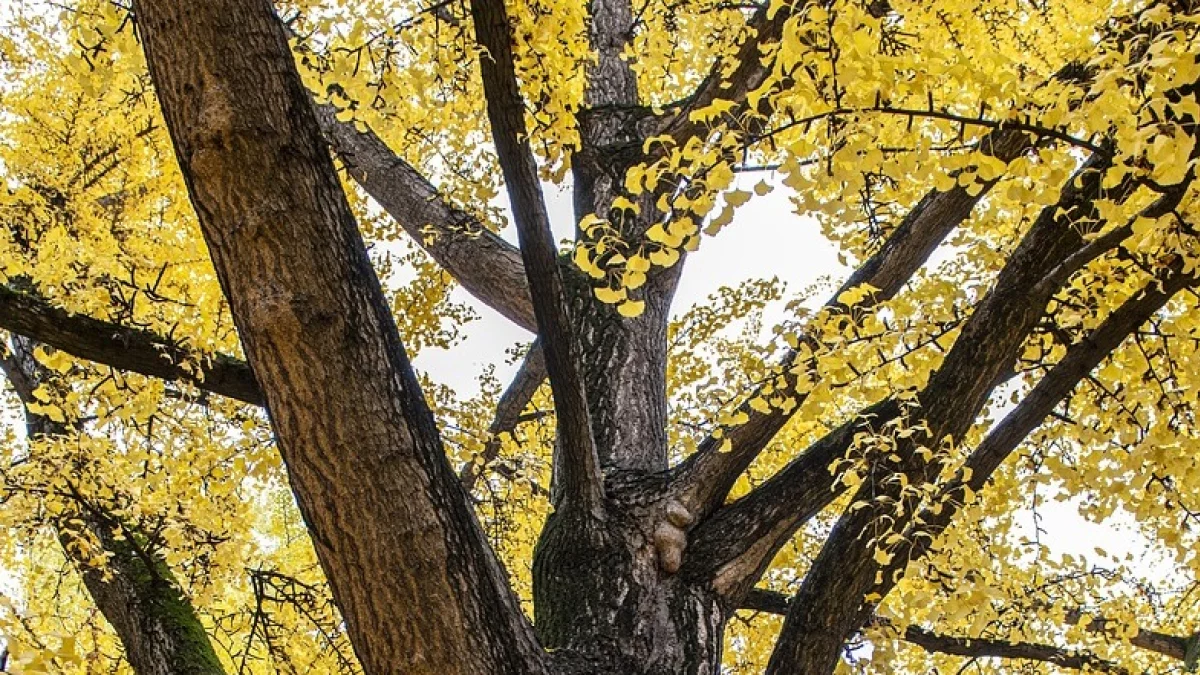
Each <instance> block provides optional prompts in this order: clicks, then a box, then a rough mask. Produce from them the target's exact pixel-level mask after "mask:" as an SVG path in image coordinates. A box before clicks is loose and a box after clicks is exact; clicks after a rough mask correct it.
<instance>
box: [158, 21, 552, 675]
mask: <svg viewBox="0 0 1200 675" xmlns="http://www.w3.org/2000/svg"><path fill="white" fill-rule="evenodd" d="M135 11H136V14H137V19H138V31H139V36H140V37H141V38H142V44H143V46H144V49H145V52H146V60H147V63H148V65H149V68H150V76H151V80H152V81H153V83H154V86H155V91H156V93H157V96H158V100H159V103H160V105H161V106H162V110H163V116H164V119H165V120H166V124H167V128H168V130H169V131H170V133H171V139H172V142H173V144H174V147H175V154H176V157H177V159H178V161H179V165H180V170H181V173H182V175H183V177H184V179H185V182H186V184H187V187H188V193H189V196H190V197H191V200H192V203H193V205H194V206H195V210H196V214H197V217H198V220H199V224H200V228H201V231H202V232H203V234H204V237H205V241H206V242H207V244H208V249H209V252H210V254H211V255H212V258H213V266H214V269H215V270H216V273H217V277H218V279H219V280H220V282H221V286H222V289H223V291H224V292H225V295H226V296H227V298H228V300H229V304H230V308H231V312H232V315H233V318H234V322H235V323H236V325H237V328H238V332H239V334H240V336H241V339H242V344H243V345H244V347H245V352H246V356H247V359H248V361H249V362H250V363H251V364H252V367H253V368H254V372H255V375H256V376H257V379H258V382H259V384H260V386H261V387H262V390H263V393H264V395H265V398H266V401H267V409H268V411H269V413H270V416H271V422H272V427H273V429H274V431H275V434H276V437H277V439H278V445H279V449H280V452H281V454H282V456H283V460H284V464H285V466H286V467H287V470H288V475H289V479H290V484H291V486H292V488H293V490H294V492H295V494H296V499H297V502H298V504H299V506H300V510H301V513H302V514H303V516H304V519H305V522H306V523H307V525H308V528H309V532H310V533H311V535H312V539H313V544H314V548H315V549H316V553H317V556H318V559H319V560H320V562H321V566H322V569H323V571H324V572H325V576H326V578H327V579H328V580H329V584H330V587H331V589H332V592H333V597H334V599H335V601H336V603H337V605H338V608H339V609H340V611H341V615H342V617H343V619H344V620H345V625H346V629H347V633H348V636H349V638H350V642H351V644H353V646H354V649H355V652H356V654H357V655H358V657H359V661H360V662H361V664H362V667H363V670H364V672H366V673H368V675H376V674H381V673H393V672H406V673H431V674H432V673H437V674H439V675H440V674H441V673H455V672H496V673H538V672H542V671H543V658H544V653H543V651H542V650H541V649H540V647H539V646H538V644H537V641H536V639H535V637H534V634H533V630H532V627H531V626H530V625H529V623H528V620H527V619H526V618H525V617H524V615H523V614H522V612H521V609H520V605H519V602H518V601H517V598H516V597H515V595H514V594H513V593H512V591H511V589H510V588H509V587H508V583H507V579H506V576H505V573H504V571H503V569H502V567H501V566H500V564H499V562H498V561H497V560H496V558H495V555H494V553H493V552H492V551H491V549H490V547H489V546H488V543H487V539H486V537H485V535H484V533H483V531H482V529H481V528H480V527H479V524H478V522H477V521H476V520H475V517H474V514H473V512H472V508H471V504H470V501H469V499H468V497H467V494H466V493H465V491H463V489H462V486H461V485H460V484H459V482H458V478H457V476H456V475H455V474H454V472H453V470H452V469H451V467H450V465H449V462H448V461H447V459H446V457H445V453H444V451H443V448H442V445H441V439H440V437H439V434H438V430H437V427H436V424H435V421H434V418H433V414H432V413H431V411H430V410H429V408H428V406H427V404H426V402H425V400H424V396H423V394H422V392H421V389H420V386H419V384H418V382H417V379H416V376H415V375H414V373H413V371H412V367H411V364H410V363H409V360H408V357H407V355H406V353H405V350H404V347H403V344H402V343H401V340H400V335H399V332H398V330H397V328H396V325H395V322H394V321H393V319H392V316H391V313H390V310H389V306H388V303H387V300H386V297H385V296H384V294H383V291H382V289H381V287H380V284H379V280H378V278H377V277H376V276H375V272H374V270H373V268H372V266H371V262H370V259H369V257H368V255H367V251H366V247H365V245H364V243H363V241H362V237H361V235H360V233H359V231H358V227H357V223H356V222H355V220H354V216H353V214H352V212H351V210H350V206H349V204H348V203H347V201H346V198H345V195H344V194H343V192H342V189H341V185H340V182H339V179H338V176H337V173H336V171H335V169H334V166H333V162H332V159H331V157H330V154H329V152H328V148H327V147H326V145H325V142H324V140H323V139H322V138H321V135H320V129H319V128H318V125H317V121H316V118H315V115H314V113H313V110H312V107H311V105H310V102H309V98H308V93H307V92H306V91H305V90H304V87H303V85H302V83H301V81H300V77H299V74H298V73H297V71H296V66H295V63H294V61H293V58H292V54H291V52H290V50H289V48H288V43H287V36H286V34H285V32H284V29H283V27H282V26H281V24H280V22H279V21H278V19H277V17H276V16H275V13H274V10H273V7H272V5H271V3H270V2H269V1H268V0H207V1H206V2H202V3H180V2H176V0H139V1H137V2H135Z"/></svg>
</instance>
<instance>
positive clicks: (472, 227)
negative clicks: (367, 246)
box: [313, 103, 537, 332]
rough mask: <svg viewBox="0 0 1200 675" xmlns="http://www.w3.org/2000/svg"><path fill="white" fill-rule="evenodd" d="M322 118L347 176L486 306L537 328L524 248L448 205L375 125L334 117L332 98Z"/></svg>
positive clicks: (320, 107)
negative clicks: (363, 126) (362, 125)
mask: <svg viewBox="0 0 1200 675" xmlns="http://www.w3.org/2000/svg"><path fill="white" fill-rule="evenodd" d="M313 109H314V110H315V111H316V114H317V121H318V122H319V123H320V125H321V130H322V132H323V133H324V135H325V137H326V138H327V139H328V140H329V142H330V144H331V145H332V147H333V149H334V152H336V153H337V155H338V157H339V158H340V159H341V160H342V164H343V165H345V167H346V170H347V171H348V172H349V173H350V176H351V177H353V178H354V180H355V181H357V182H358V184H359V185H361V186H362V188H363V189H364V190H366V192H367V194H369V195H371V197H372V198H373V199H374V200H375V201H376V203H378V204H379V205H380V206H381V207H382V208H383V210H384V211H386V212H387V213H388V215H390V216H391V217H392V219H393V220H395V221H396V222H397V223H398V224H399V225H400V227H401V228H403V229H404V231H405V232H407V233H408V235H409V236H410V237H412V238H413V239H414V240H416V242H417V243H418V244H420V245H421V246H422V247H423V248H424V249H425V251H426V252H427V253H429V255H430V257H432V258H433V259H434V260H435V261H437V263H438V264H439V265H441V266H442V268H443V269H445V270H446V271H447V272H448V273H449V274H450V276H452V277H454V280H455V281H457V282H458V283H459V284H461V285H462V287H463V288H465V289H467V291H468V292H469V293H471V295H474V296H475V297H476V298H478V299H479V300H480V301H481V302H483V303H484V304H485V305H487V306H489V307H491V308H492V309H495V310H496V311H497V312H499V313H500V314H502V315H504V316H505V317H506V318H508V319H509V320H511V321H512V322H513V323H515V324H517V325H518V326H520V327H522V328H524V329H525V330H528V331H531V332H536V331H537V324H536V321H535V320H534V317H533V303H532V302H531V301H530V299H529V282H528V281H526V279H525V271H524V268H523V267H522V265H521V252H520V251H518V250H517V249H516V247H514V246H513V245H512V244H509V243H508V242H506V241H504V239H502V238H501V237H500V236H498V235H496V234H495V233H493V232H491V231H489V230H487V229H486V228H484V227H483V225H482V224H481V223H480V222H479V221H478V220H477V219H476V218H475V217H474V216H472V215H471V214H469V213H467V212H466V211H463V210H461V209H459V208H457V207H455V206H454V205H453V204H451V203H450V202H449V201H448V200H447V199H446V198H445V197H444V196H442V195H441V194H439V193H438V191H437V188H435V187H434V186H433V185H432V184H431V183H430V182H429V181H428V180H426V179H425V177H424V176H422V175H421V173H420V172H419V171H417V170H416V169H415V168H413V167H412V166H411V165H410V164H408V163H407V162H405V161H404V160H403V159H401V158H400V157H399V156H397V155H396V154H395V153H394V152H392V150H391V149H390V148H388V146H387V144H386V143H384V142H383V139H381V138H379V136H377V135H376V134H375V132H373V131H370V130H366V131H359V130H358V129H356V128H355V126H354V124H352V123H349V122H342V121H340V120H338V119H337V109H336V108H335V107H334V106H333V105H331V104H327V103H326V104H314V105H313Z"/></svg>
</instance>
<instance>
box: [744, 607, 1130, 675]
mask: <svg viewBox="0 0 1200 675" xmlns="http://www.w3.org/2000/svg"><path fill="white" fill-rule="evenodd" d="M789 605H790V603H789V599H788V597H787V596H786V595H784V594H783V593H779V592H777V591H769V590H766V589H761V588H756V589H754V590H752V591H751V592H750V593H748V594H746V597H745V599H743V601H742V603H741V605H740V606H739V607H738V608H739V609H745V610H750V611H755V612H766V613H769V614H779V615H786V614H787V612H788V608H789ZM874 621H875V622H876V623H877V624H878V623H885V620H884V619H882V618H880V617H875V619H874ZM886 623H888V624H890V622H886ZM897 637H898V638H900V639H901V640H904V641H905V642H908V643H911V644H914V645H916V646H918V647H920V648H921V649H924V650H925V651H927V652H930V653H936V654H951V655H953V656H965V657H971V658H1000V659H1017V660H1024V661H1042V662H1045V663H1052V664H1054V665H1056V666H1060V667H1062V668H1070V669H1072V670H1084V669H1091V672H1103V673H1118V674H1124V673H1127V672H1128V671H1127V670H1126V669H1124V668H1122V667H1121V666H1119V665H1117V664H1115V663H1113V662H1111V661H1108V660H1107V659H1102V658H1100V657H1098V656H1096V655H1095V654H1092V653H1089V652H1084V651H1079V650H1073V649H1064V648H1061V647H1054V646H1051V645H1044V644H1038V643H1034V642H1011V641H1008V640H998V639H995V638H965V637H957V636H950V635H942V634H940V633H936V632H934V631H931V630H929V629H927V628H922V627H921V626H917V625H910V626H907V627H906V628H904V630H903V631H899V632H898V634H897Z"/></svg>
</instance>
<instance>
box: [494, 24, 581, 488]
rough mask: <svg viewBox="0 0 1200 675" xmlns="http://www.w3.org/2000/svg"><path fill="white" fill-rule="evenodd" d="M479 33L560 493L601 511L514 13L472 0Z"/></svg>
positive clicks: (576, 348)
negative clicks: (542, 366) (549, 401)
mask: <svg viewBox="0 0 1200 675" xmlns="http://www.w3.org/2000/svg"><path fill="white" fill-rule="evenodd" d="M471 16H472V18H473V20H474V23H475V36H476V39H477V40H479V43H480V45H482V46H483V47H484V48H485V49H486V50H487V53H486V54H485V55H483V56H482V57H481V58H480V59H479V68H480V72H481V75H482V77H483V90H484V95H485V96H486V98H487V114H488V121H489V122H490V123H491V130H492V138H493V140H494V141H495V145H496V154H497V156H498V158H499V161H500V168H501V169H502V171H503V172H504V182H505V184H506V186H507V189H508V196H509V201H510V203H511V205H512V210H513V217H514V220H515V221H516V225H517V235H518V238H519V239H520V242H521V258H522V260H523V261H524V263H525V274H526V276H527V277H528V278H529V287H530V292H531V294H532V297H533V310H534V315H535V316H536V317H537V326H538V335H539V336H540V337H541V340H542V348H543V350H544V352H545V358H546V371H547V373H548V374H549V377H550V387H551V390H552V391H553V393H554V409H555V413H556V415H557V418H558V443H559V445H560V447H561V448H562V453H561V458H562V461H561V466H560V467H558V468H559V469H560V471H559V472H558V475H559V476H561V478H562V488H563V490H562V495H563V498H564V499H565V500H566V501H567V502H576V503H577V505H579V506H582V507H584V509H585V510H594V509H599V508H600V506H601V502H602V500H603V495H604V485H603V479H602V478H601V475H600V461H599V459H598V457H597V455H596V445H595V440H594V437H593V435H592V426H591V417H590V415H589V413H588V404H587V398H586V396H585V393H584V384H583V376H582V373H581V370H582V368H581V363H582V361H581V359H580V358H579V346H578V343H577V342H576V339H575V335H574V331H573V329H572V326H571V317H570V311H569V310H568V307H567V296H566V291H565V290H564V287H563V279H562V275H563V270H562V269H561V268H560V266H559V264H558V248H557V246H556V245H555V243H554V233H553V232H552V230H551V228H550V217H549V215H548V213H547V211H546V202H545V198H544V196H543V195H542V188H541V182H540V180H539V178H538V169H537V162H536V161H535V159H534V156H533V150H532V148H530V145H529V138H528V132H527V131H526V128H525V103H524V100H523V99H522V97H521V92H520V89H519V87H518V86H517V75H516V67H515V65H514V60H513V45H512V36H511V29H510V27H509V20H508V14H507V12H506V10H505V8H504V2H503V0H472V2H471Z"/></svg>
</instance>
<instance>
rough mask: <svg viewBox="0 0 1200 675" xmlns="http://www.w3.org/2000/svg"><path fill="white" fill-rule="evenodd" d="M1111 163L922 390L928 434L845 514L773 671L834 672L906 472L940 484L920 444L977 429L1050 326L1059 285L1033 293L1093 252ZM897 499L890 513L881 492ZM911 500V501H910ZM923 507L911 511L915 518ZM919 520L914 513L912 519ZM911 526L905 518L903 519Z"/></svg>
mask: <svg viewBox="0 0 1200 675" xmlns="http://www.w3.org/2000/svg"><path fill="white" fill-rule="evenodd" d="M1106 168H1107V160H1105V159H1104V158H1103V157H1101V156H1099V155H1096V156H1093V157H1092V158H1090V159H1089V160H1088V161H1087V162H1086V163H1085V164H1084V167H1083V168H1082V169H1081V171H1080V172H1079V174H1078V175H1077V176H1076V177H1073V178H1072V179H1071V180H1070V182H1069V183H1068V184H1067V186H1066V187H1065V188H1063V190H1062V196H1061V198H1060V200H1059V203H1058V204H1057V205H1056V206H1054V207H1050V208H1047V209H1044V210H1043V211H1042V213H1041V215H1040V216H1039V217H1038V218H1037V220H1036V221H1035V222H1034V224H1033V225H1032V227H1031V228H1030V230H1029V233H1028V234H1027V235H1026V236H1025V238H1024V239H1023V240H1022V241H1021V244H1020V245H1019V246H1018V247H1017V250H1016V251H1014V252H1013V254H1012V255H1011V256H1010V258H1009V260H1008V262H1007V263H1006V265H1005V267H1004V269H1003V270H1001V272H1000V275H999V277H998V278H997V280H996V283H995V285H994V287H993V288H992V290H991V291H990V292H989V293H988V295H987V296H985V298H984V299H983V301H982V302H981V303H980V304H979V306H978V308H977V309H976V310H975V312H974V313H973V314H972V315H971V318H970V319H968V321H967V323H966V324H965V325H964V327H963V330H962V333H961V334H960V336H959V338H958V339H957V340H956V341H955V343H954V346H953V347H952V348H951V350H950V352H949V354H947V356H946V358H945V360H944V361H943V362H942V365H941V366H940V367H939V368H938V369H937V370H936V371H935V372H934V373H933V375H931V377H930V380H929V383H928V384H927V385H926V386H925V388H924V389H923V390H922V391H921V392H920V393H919V394H918V396H917V401H918V406H919V413H918V414H919V419H921V420H922V421H923V422H924V423H925V424H926V425H927V426H928V429H929V431H928V433H927V434H924V433H918V434H916V435H915V436H914V437H913V438H911V439H908V440H907V441H906V442H905V443H904V444H903V445H902V446H901V447H900V448H898V449H897V454H898V455H899V456H900V458H901V462H900V463H899V465H898V466H884V465H883V464H882V462H883V460H879V462H877V464H878V468H879V469H881V471H878V472H877V473H878V474H879V475H880V477H881V478H883V477H890V478H891V480H882V479H881V478H880V479H875V480H871V481H869V482H868V483H867V484H864V486H863V488H862V489H860V491H859V493H858V494H857V495H856V496H855V501H856V502H858V501H866V502H867V503H868V506H867V507H865V508H859V509H857V510H852V511H848V512H846V513H844V514H843V515H842V517H841V519H840V520H839V521H838V523H837V524H836V525H835V526H834V529H833V531H832V532H831V534H830V536H829V537H828V539H827V540H826V542H825V545H824V546H823V547H822V550H821V553H820V554H819V555H818V557H817V560H816V561H814V563H813V566H812V568H811V569H810V571H809V573H808V574H807V575H806V576H805V579H804V582H803V583H802V585H801V588H800V591H799V592H798V593H797V596H796V599H795V601H794V603H793V610H792V611H791V612H789V614H788V618H787V619H786V620H785V621H784V628H783V631H782V633H781V635H780V639H779V641H778V642H777V643H776V646H775V650H774V652H773V653H772V657H771V660H770V664H769V666H768V671H767V672H768V673H780V672H804V673H812V674H813V675H820V674H821V673H830V672H832V671H833V668H834V667H835V666H836V664H837V660H838V654H839V653H840V650H841V646H842V644H843V643H844V641H845V640H846V639H847V637H848V636H849V635H850V634H852V633H853V632H854V631H855V630H857V629H859V628H861V626H862V625H863V623H864V622H865V621H866V619H867V618H868V617H869V615H870V611H871V608H870V607H869V606H868V605H867V604H865V603H863V600H862V599H863V597H864V596H865V595H866V594H867V593H868V592H869V591H870V589H871V588H872V587H873V586H874V578H875V572H876V571H877V570H878V569H879V565H878V564H877V563H875V562H874V560H873V559H872V555H873V553H874V544H873V543H872V544H871V545H869V546H868V545H867V543H868V542H867V540H869V539H870V535H869V534H868V535H867V536H865V537H864V536H863V534H864V531H866V532H870V530H869V528H870V527H872V525H873V524H876V523H879V522H883V521H881V520H880V517H881V515H882V512H883V511H884V510H888V511H890V510H891V509H892V508H893V505H894V504H895V502H896V501H900V500H901V499H902V495H901V494H900V482H899V481H898V480H896V479H895V476H897V475H899V474H903V475H904V476H905V478H906V479H907V483H908V484H920V483H925V482H928V481H929V480H931V479H932V475H931V473H930V472H932V471H934V470H936V464H935V463H927V462H925V461H923V460H921V458H920V457H919V456H917V455H916V454H915V453H914V451H915V448H916V444H917V443H925V444H928V445H930V446H932V447H935V448H936V447H937V446H938V445H939V444H940V443H941V442H942V439H944V438H950V439H953V440H957V439H959V438H961V437H962V434H963V433H965V432H966V430H967V429H968V428H969V427H970V425H971V423H972V421H973V420H974V418H975V416H976V415H977V414H978V412H979V410H980V409H981V408H982V406H983V404H984V403H985V402H986V399H987V396H988V395H989V394H990V392H991V391H992V388H993V387H994V385H995V382H996V381H997V378H998V376H1000V375H1001V374H1002V373H1003V372H1004V371H1005V370H1006V369H1010V368H1011V366H1012V363H1013V362H1014V360H1015V359H1016V355H1017V352H1018V350H1019V349H1020V346H1021V344H1022V343H1023V341H1024V340H1025V337H1026V336H1027V335H1028V333H1029V331H1030V330H1032V329H1033V328H1034V326H1036V324H1037V322H1038V321H1039V320H1041V317H1042V315H1043V312H1044V310H1045V307H1046V304H1047V302H1048V301H1049V299H1050V295H1051V293H1052V292H1053V291H1054V290H1056V289H1042V290H1041V292H1040V293H1038V294H1034V293H1032V292H1031V289H1033V288H1034V287H1036V286H1037V283H1038V282H1039V281H1040V280H1041V279H1042V278H1044V277H1045V276H1046V275H1047V274H1049V273H1051V272H1052V271H1053V270H1054V269H1055V268H1056V267H1057V266H1058V265H1059V263H1060V262H1061V261H1063V260H1066V259H1068V258H1069V257H1070V256H1071V254H1072V253H1073V252H1075V251H1077V250H1078V249H1080V248H1082V247H1083V246H1084V243H1083V239H1082V234H1081V233H1080V232H1079V231H1077V229H1076V228H1075V226H1074V225H1073V223H1075V222H1079V221H1084V222H1086V221H1087V220H1093V221H1094V219H1095V214H1094V213H1093V211H1092V208H1091V202H1092V200H1093V199H1095V198H1096V197H1098V196H1099V195H1100V194H1101V191H1100V181H1101V176H1102V174H1103V171H1104V170H1105V169H1106ZM881 495H882V496H887V497H889V498H890V499H891V500H893V501H892V503H891V504H888V505H887V506H886V507H885V506H883V502H882V500H881V499H880V496H881ZM905 501H908V500H905ZM915 506H916V505H911V507H910V509H909V511H908V512H909V513H910V514H911V510H912V508H915ZM908 517H909V518H911V515H909V516H908ZM899 520H900V521H901V524H900V525H898V526H897V527H903V522H906V521H904V519H903V518H900V519H899Z"/></svg>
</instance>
